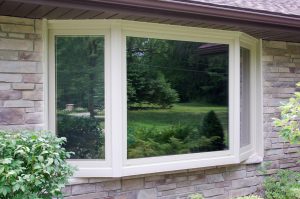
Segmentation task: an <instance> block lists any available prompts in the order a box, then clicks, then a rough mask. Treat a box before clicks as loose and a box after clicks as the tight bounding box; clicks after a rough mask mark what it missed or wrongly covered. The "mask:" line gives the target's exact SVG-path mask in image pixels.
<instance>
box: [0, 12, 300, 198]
mask: <svg viewBox="0 0 300 199" xmlns="http://www.w3.org/2000/svg"><path fill="white" fill-rule="evenodd" d="M262 59H263V75H264V96H263V97H264V99H263V100H264V136H265V157H264V162H265V163H268V164H266V165H268V166H267V173H269V174H272V173H274V172H276V170H277V169H279V168H289V169H293V170H299V169H300V167H299V165H298V164H297V162H296V161H297V159H299V156H300V155H299V153H296V152H297V150H298V149H297V147H296V146H290V145H289V144H288V143H284V142H283V140H282V139H281V138H279V137H278V135H277V133H276V129H275V128H274V127H273V125H272V118H273V117H275V116H277V115H278V110H277V109H276V107H278V105H279V104H280V102H281V101H284V100H286V99H288V98H289V97H290V96H291V95H292V93H293V92H294V91H295V83H296V82H297V81H300V44H295V43H286V42H275V41H270V42H269V41H264V42H263V58H262ZM42 75H43V73H42V65H41V21H39V20H29V19H19V18H8V17H1V16H0V129H7V128H13V129H14V128H19V129H20V128H27V129H28V128H29V129H39V128H41V126H42V125H43V121H42V118H43V90H42V87H43V79H42V77H43V76H42ZM259 167H260V165H258V164H252V165H243V164H241V165H231V166H226V167H211V168H206V169H193V170H183V171H177V172H169V173H156V174H152V175H141V176H133V177H128V178H116V179H108V178H75V179H72V180H71V181H70V185H69V186H67V187H66V188H65V190H64V191H65V195H66V198H67V199H96V198H106V199H135V198H138V199H155V198H160V199H173V198H174V199H175V198H186V197H187V196H188V195H189V194H191V193H195V192H199V193H202V194H203V195H204V196H205V197H206V198H209V199H226V198H230V197H236V196H241V195H247V194H251V193H254V192H257V191H260V189H261V182H262V180H263V176H262V175H261V172H260V171H259Z"/></svg>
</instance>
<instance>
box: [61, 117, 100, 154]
mask: <svg viewBox="0 0 300 199" xmlns="http://www.w3.org/2000/svg"><path fill="white" fill-rule="evenodd" d="M57 125H58V128H57V129H58V132H57V134H58V136H59V137H66V138H67V140H68V142H66V143H65V144H64V147H65V148H66V149H67V150H68V151H74V152H75V155H72V158H77V159H80V158H84V159H86V158H92V159H103V158H104V142H105V141H104V132H103V129H104V128H103V126H101V125H103V121H102V122H101V119H100V118H93V117H84V116H82V117H80V116H73V115H70V114H68V113H67V112H64V111H61V112H60V113H59V114H58V120H57Z"/></svg>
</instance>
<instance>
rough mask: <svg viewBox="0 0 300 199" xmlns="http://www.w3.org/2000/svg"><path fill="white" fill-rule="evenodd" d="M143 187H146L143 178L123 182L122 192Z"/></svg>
mask: <svg viewBox="0 0 300 199" xmlns="http://www.w3.org/2000/svg"><path fill="white" fill-rule="evenodd" d="M143 187H144V179H143V178H134V179H126V180H122V190H123V191H129V190H135V189H141V188H143Z"/></svg>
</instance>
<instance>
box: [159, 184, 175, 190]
mask: <svg viewBox="0 0 300 199" xmlns="http://www.w3.org/2000/svg"><path fill="white" fill-rule="evenodd" d="M175 188H176V183H171V184H164V185H159V186H157V190H158V191H167V190H171V189H175Z"/></svg>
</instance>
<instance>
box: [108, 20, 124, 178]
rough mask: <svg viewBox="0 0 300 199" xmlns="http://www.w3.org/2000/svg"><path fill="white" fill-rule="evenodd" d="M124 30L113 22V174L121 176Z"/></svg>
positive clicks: (111, 44)
mask: <svg viewBox="0 0 300 199" xmlns="http://www.w3.org/2000/svg"><path fill="white" fill-rule="evenodd" d="M121 49H122V31H121V24H120V23H118V22H113V23H112V24H111V43H110V52H111V57H110V61H111V103H112V106H111V107H112V108H111V115H112V129H111V133H112V138H113V139H112V146H111V147H112V168H113V176H114V177H118V176H121V169H122V159H123V158H122V157H123V153H124V151H123V135H124V133H125V132H123V123H124V121H123V100H122V99H123V95H124V92H123V89H122V85H123V82H122V79H123V73H122V71H123V69H122V50H121Z"/></svg>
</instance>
